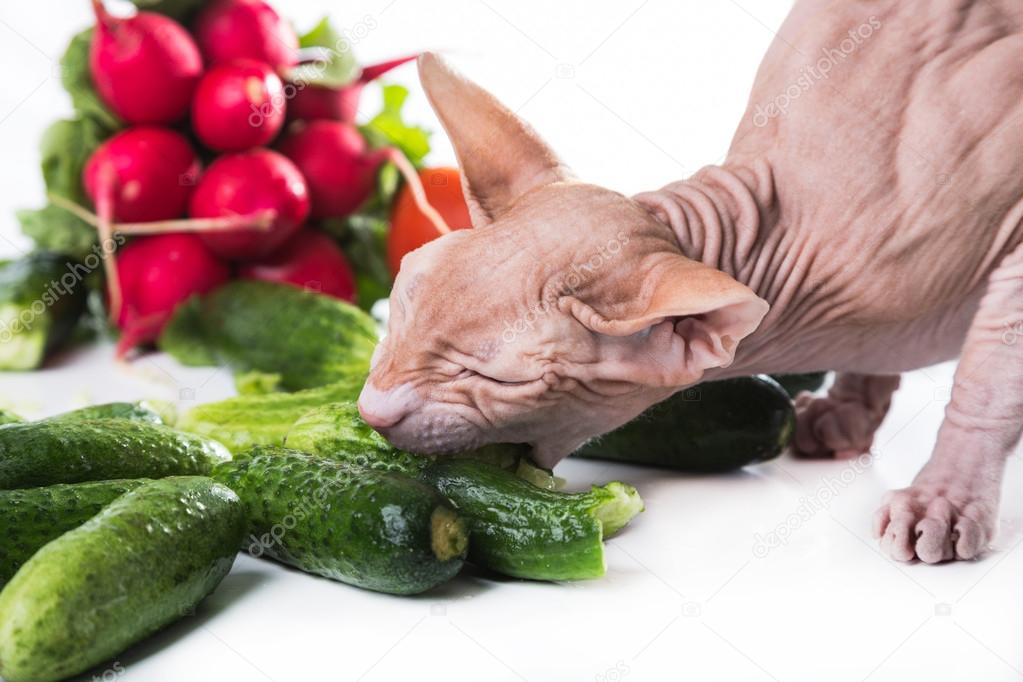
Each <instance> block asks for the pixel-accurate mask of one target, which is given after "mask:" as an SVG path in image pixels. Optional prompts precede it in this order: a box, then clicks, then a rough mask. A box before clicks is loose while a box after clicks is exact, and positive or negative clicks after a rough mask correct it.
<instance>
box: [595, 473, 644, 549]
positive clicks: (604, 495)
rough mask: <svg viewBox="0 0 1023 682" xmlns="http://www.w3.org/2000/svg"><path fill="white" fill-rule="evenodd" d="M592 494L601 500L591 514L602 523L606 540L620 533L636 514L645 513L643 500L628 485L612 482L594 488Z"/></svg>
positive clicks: (637, 492) (636, 491)
mask: <svg viewBox="0 0 1023 682" xmlns="http://www.w3.org/2000/svg"><path fill="white" fill-rule="evenodd" d="M590 494H592V495H593V496H594V497H596V498H598V500H599V501H598V502H597V504H596V506H594V507H593V509H592V510H591V512H590V513H591V514H592V515H593V518H595V519H597V520H598V521H600V525H601V527H602V528H603V530H604V537H605V538H609V537H611V536H612V535H614V534H615V533H617V532H618V531H620V530H621V529H622V528H624V527H625V526H626V525H628V523H629V521H631V520H632V519H633V518H634V517H635V516H636V514H639V513H640V512H641V511H643V498H641V497H640V496H639V491H638V490H636V489H635V488H634V487H633V486H631V485H629V484H628V483H622V482H621V481H612V482H610V483H608V484H606V485H602V486H593V489H592V490H591V491H590Z"/></svg>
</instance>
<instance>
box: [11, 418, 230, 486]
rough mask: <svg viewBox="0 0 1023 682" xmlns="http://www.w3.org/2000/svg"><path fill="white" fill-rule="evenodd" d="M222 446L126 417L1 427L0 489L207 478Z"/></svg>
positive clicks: (222, 453) (225, 453)
mask: <svg viewBox="0 0 1023 682" xmlns="http://www.w3.org/2000/svg"><path fill="white" fill-rule="evenodd" d="M230 458H231V453H230V452H228V451H227V449H226V448H225V447H224V446H223V445H221V444H220V443H218V442H216V441H214V440H210V439H207V438H202V437H200V436H196V435H193V434H189V433H182V432H180V431H175V430H174V429H171V428H168V427H166V426H159V425H157V424H148V423H146V422H140V421H131V420H128V419H85V420H71V419H57V420H52V421H51V420H45V419H44V420H42V421H38V422H28V423H24V424H9V425H7V426H5V427H3V428H0V490H3V489H10V488H31V487H34V486H43V485H53V484H55V483H78V482H81V481H102V480H107V479H114V478H163V477H165V476H174V475H188V474H207V473H209V471H210V469H212V467H213V465H215V464H217V463H219V462H222V461H225V460H228V459H230Z"/></svg>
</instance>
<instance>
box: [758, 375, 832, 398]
mask: <svg viewBox="0 0 1023 682" xmlns="http://www.w3.org/2000/svg"><path fill="white" fill-rule="evenodd" d="M771 378H772V379H774V380H775V381H777V382H778V383H779V384H780V385H781V387H782V388H784V389H785V392H786V393H788V394H789V396H790V397H791V398H795V397H796V396H797V395H799V394H800V393H802V392H803V391H816V390H817V389H819V388H820V387H821V386H823V385H824V381H825V380H826V379H827V378H828V373H827V372H807V373H805V374H772V375H771Z"/></svg>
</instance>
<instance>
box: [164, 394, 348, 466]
mask: <svg viewBox="0 0 1023 682" xmlns="http://www.w3.org/2000/svg"><path fill="white" fill-rule="evenodd" d="M363 381H364V377H360V378H357V379H356V378H351V379H346V380H344V381H339V382H335V383H333V384H328V385H326V386H321V387H319V388H310V389H306V390H304V391H295V392H294V393H267V394H266V395H242V396H238V397H236V398H228V399H227V400H221V401H219V402H215V403H206V404H203V405H196V406H195V407H193V408H192V409H191V410H189V411H187V412H185V413H184V414H183V415H181V417H180V418H179V419H178V421H177V423H176V424H175V426H176V427H177V428H179V429H181V430H183V431H189V432H191V433H196V434H199V435H202V436H207V437H209V438H213V439H216V440H218V441H220V442H221V443H223V444H224V445H226V446H227V447H228V448H230V449H231V450H232V451H234V452H241V451H242V450H245V449H247V448H249V447H252V446H253V445H281V444H283V443H284V438H285V436H287V435H288V430H289V429H290V428H291V426H292V425H293V424H294V423H295V422H296V421H298V419H299V418H300V417H301V416H302V415H303V414H305V413H306V412H308V411H309V410H311V409H313V408H315V407H317V406H319V405H324V404H326V403H331V402H334V401H337V400H355V399H356V398H358V397H359V391H361V390H362V384H363Z"/></svg>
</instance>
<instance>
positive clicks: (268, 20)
mask: <svg viewBox="0 0 1023 682" xmlns="http://www.w3.org/2000/svg"><path fill="white" fill-rule="evenodd" d="M193 29H194V32H195V38H196V40H197V41H198V43H199V49H200V50H201V51H202V55H203V57H204V58H205V59H206V63H207V64H218V63H220V62H227V61H231V60H233V59H255V60H257V61H261V62H265V63H267V64H269V65H270V66H271V67H273V68H274V69H275V70H277V71H281V70H283V69H285V68H287V67H290V66H294V65H295V64H297V63H298V38H297V37H296V36H295V31H294V30H293V29H292V28H291V24H289V23H288V22H287V21H285V20H284V19H282V18H281V17H280V15H278V14H277V12H276V11H274V9H273V7H271V6H270V5H268V4H267V3H265V2H263V1H262V0H215V1H214V2H212V3H210V4H209V5H207V6H206V7H205V8H204V9H203V10H202V11H201V12H200V13H199V16H198V17H196V19H195V23H194V25H193Z"/></svg>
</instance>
